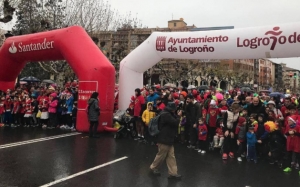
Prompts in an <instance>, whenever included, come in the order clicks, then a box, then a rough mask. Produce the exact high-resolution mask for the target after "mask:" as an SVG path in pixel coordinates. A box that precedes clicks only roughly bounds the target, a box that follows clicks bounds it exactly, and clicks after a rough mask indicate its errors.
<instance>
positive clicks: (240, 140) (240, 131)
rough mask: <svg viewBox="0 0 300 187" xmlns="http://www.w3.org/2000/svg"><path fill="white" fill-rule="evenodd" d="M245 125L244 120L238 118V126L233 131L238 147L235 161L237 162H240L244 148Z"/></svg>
mask: <svg viewBox="0 0 300 187" xmlns="http://www.w3.org/2000/svg"><path fill="white" fill-rule="evenodd" d="M246 125H247V122H246V118H244V117H239V120H238V125H237V127H236V129H235V134H236V136H237V145H238V151H237V160H238V161H239V162H242V153H243V152H244V147H245V140H246V137H245V136H246Z"/></svg>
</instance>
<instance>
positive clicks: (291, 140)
mask: <svg viewBox="0 0 300 187" xmlns="http://www.w3.org/2000/svg"><path fill="white" fill-rule="evenodd" d="M297 121H298V116H296V115H292V116H289V117H288V126H287V127H286V130H285V135H286V136H287V144H286V150H287V160H286V163H285V164H284V166H285V169H284V170H283V171H284V172H291V171H292V169H291V167H289V166H291V163H292V157H293V154H294V155H295V158H296V160H298V161H299V160H300V146H299V143H300V126H299V125H296V123H297ZM299 175H300V171H299Z"/></svg>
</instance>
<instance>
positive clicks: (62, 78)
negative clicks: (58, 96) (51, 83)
mask: <svg viewBox="0 0 300 187" xmlns="http://www.w3.org/2000/svg"><path fill="white" fill-rule="evenodd" d="M65 78H66V76H65V72H60V73H58V74H57V75H56V83H57V85H58V86H63V85H64V83H65Z"/></svg>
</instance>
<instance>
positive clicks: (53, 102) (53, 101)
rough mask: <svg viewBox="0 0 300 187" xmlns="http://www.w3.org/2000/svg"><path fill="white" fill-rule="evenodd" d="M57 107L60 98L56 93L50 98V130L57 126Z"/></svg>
mask: <svg viewBox="0 0 300 187" xmlns="http://www.w3.org/2000/svg"><path fill="white" fill-rule="evenodd" d="M57 106H58V97H57V94H56V93H55V92H54V93H52V94H50V96H49V108H48V112H49V124H48V129H54V128H55V126H56V125H57V113H56V112H57Z"/></svg>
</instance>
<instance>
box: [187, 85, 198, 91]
mask: <svg viewBox="0 0 300 187" xmlns="http://www.w3.org/2000/svg"><path fill="white" fill-rule="evenodd" d="M187 89H188V90H191V89H196V86H194V85H189V86H188V87H187Z"/></svg>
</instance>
